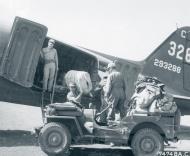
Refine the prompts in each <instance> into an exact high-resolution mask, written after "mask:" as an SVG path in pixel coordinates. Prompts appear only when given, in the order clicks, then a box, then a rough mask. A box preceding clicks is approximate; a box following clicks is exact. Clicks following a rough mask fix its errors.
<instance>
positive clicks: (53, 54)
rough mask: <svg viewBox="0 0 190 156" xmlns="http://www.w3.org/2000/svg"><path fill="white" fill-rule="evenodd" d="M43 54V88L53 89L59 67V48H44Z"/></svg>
mask: <svg viewBox="0 0 190 156" xmlns="http://www.w3.org/2000/svg"><path fill="white" fill-rule="evenodd" d="M41 55H42V58H43V60H44V77H43V90H48V91H51V90H52V87H53V81H54V76H55V72H56V68H57V69H58V58H57V50H56V49H54V48H51V49H50V48H48V47H47V48H43V49H42V53H41Z"/></svg>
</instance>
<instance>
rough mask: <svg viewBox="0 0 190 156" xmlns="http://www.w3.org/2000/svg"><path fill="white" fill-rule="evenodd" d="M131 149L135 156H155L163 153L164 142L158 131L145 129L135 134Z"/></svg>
mask: <svg viewBox="0 0 190 156" xmlns="http://www.w3.org/2000/svg"><path fill="white" fill-rule="evenodd" d="M131 147H132V151H133V154H134V155H135V156H154V155H158V153H159V152H160V151H163V148H164V142H163V138H162V137H161V135H160V134H159V133H158V132H157V131H155V130H153V129H151V128H144V129H140V130H138V131H137V132H136V133H135V135H134V136H133V138H132V143H131Z"/></svg>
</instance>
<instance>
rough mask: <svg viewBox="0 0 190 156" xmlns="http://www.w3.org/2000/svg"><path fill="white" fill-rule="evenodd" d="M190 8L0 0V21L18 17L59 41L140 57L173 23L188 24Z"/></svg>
mask: <svg viewBox="0 0 190 156" xmlns="http://www.w3.org/2000/svg"><path fill="white" fill-rule="evenodd" d="M189 6H190V1H189V0H0V24H2V25H6V26H7V27H8V26H9V25H10V24H9V23H11V22H12V21H13V19H14V17H15V16H21V17H23V18H27V19H29V20H32V21H35V22H38V23H41V24H43V25H45V26H47V27H48V36H49V37H53V38H55V39H57V40H59V41H62V42H66V43H70V44H73V45H78V46H82V47H85V48H88V49H92V50H96V51H99V52H102V53H106V54H109V55H113V56H116V57H121V58H125V59H129V60H143V59H145V58H146V57H147V56H148V55H150V53H152V52H153V51H154V49H156V48H157V47H158V46H159V45H160V44H161V43H162V42H163V41H164V40H165V39H166V38H167V37H168V36H169V35H170V34H171V33H172V32H173V31H175V30H176V29H177V27H182V26H190V8H189Z"/></svg>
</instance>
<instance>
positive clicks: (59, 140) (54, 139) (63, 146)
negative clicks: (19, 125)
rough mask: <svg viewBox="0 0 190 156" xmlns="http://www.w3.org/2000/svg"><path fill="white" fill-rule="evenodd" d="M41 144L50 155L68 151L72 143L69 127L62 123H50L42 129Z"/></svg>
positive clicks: (43, 149)
mask: <svg viewBox="0 0 190 156" xmlns="http://www.w3.org/2000/svg"><path fill="white" fill-rule="evenodd" d="M39 144H40V147H41V149H42V151H44V152H45V153H47V154H48V155H50V154H53V155H56V154H61V153H66V152H68V150H69V147H70V144H71V135H70V132H69V130H68V128H67V127H66V126H65V125H63V124H60V123H55V122H52V123H48V124H46V125H45V126H44V127H43V128H42V129H41V131H40V134H39Z"/></svg>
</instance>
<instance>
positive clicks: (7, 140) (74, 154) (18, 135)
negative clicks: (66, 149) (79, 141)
mask: <svg viewBox="0 0 190 156" xmlns="http://www.w3.org/2000/svg"><path fill="white" fill-rule="evenodd" d="M19 146H20V147H21V146H39V145H38V140H37V138H36V137H35V135H34V134H32V133H31V132H30V131H23V130H0V147H19ZM126 155H128V156H133V155H132V151H131V150H129V149H127V150H126V149H125V150H124V149H108V148H107V149H104V148H98V149H94V148H71V151H70V156H126Z"/></svg>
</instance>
